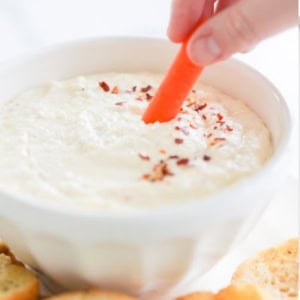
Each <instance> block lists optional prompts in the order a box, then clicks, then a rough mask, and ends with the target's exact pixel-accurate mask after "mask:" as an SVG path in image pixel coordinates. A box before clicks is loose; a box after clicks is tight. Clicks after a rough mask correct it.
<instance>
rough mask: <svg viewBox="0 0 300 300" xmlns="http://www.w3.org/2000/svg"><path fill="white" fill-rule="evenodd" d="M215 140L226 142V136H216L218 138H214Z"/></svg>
mask: <svg viewBox="0 0 300 300" xmlns="http://www.w3.org/2000/svg"><path fill="white" fill-rule="evenodd" d="M214 141H216V142H224V141H226V138H222V137H216V138H214Z"/></svg>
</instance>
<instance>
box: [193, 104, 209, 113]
mask: <svg viewBox="0 0 300 300" xmlns="http://www.w3.org/2000/svg"><path fill="white" fill-rule="evenodd" d="M206 106H207V103H203V104H201V105H199V106H198V107H196V108H195V111H197V112H198V111H199V110H203V109H204V108H206Z"/></svg>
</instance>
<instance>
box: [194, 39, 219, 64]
mask: <svg viewBox="0 0 300 300" xmlns="http://www.w3.org/2000/svg"><path fill="white" fill-rule="evenodd" d="M189 49H190V50H189V52H190V56H191V59H192V60H193V61H194V62H195V63H197V64H199V65H204V66H205V65H207V64H210V63H212V62H214V61H216V60H217V59H218V58H219V57H220V56H221V54H222V51H221V48H220V46H219V45H218V43H217V42H216V41H215V39H214V38H213V37H211V36H210V37H204V38H201V39H200V40H195V41H194V42H192V44H191V45H190V47H189Z"/></svg>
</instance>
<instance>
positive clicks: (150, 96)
mask: <svg viewBox="0 0 300 300" xmlns="http://www.w3.org/2000/svg"><path fill="white" fill-rule="evenodd" d="M152 98H153V96H152V95H150V94H149V93H146V99H147V100H148V101H150V100H151V99H152Z"/></svg>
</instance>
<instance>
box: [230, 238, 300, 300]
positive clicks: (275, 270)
mask: <svg viewBox="0 0 300 300" xmlns="http://www.w3.org/2000/svg"><path fill="white" fill-rule="evenodd" d="M298 247H299V246H298V239H291V240H289V241H287V242H285V243H283V244H281V245H279V246H277V247H275V248H271V249H268V250H265V251H263V252H260V253H259V254H257V255H256V256H255V257H254V258H252V259H249V260H247V261H246V262H244V263H243V264H242V265H241V266H240V267H239V268H238V269H237V271H236V272H235V274H234V275H233V278H232V283H233V284H253V285H257V286H259V287H260V288H261V289H263V290H265V291H266V292H267V293H268V294H269V295H270V296H271V299H272V300H296V299H298Z"/></svg>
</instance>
